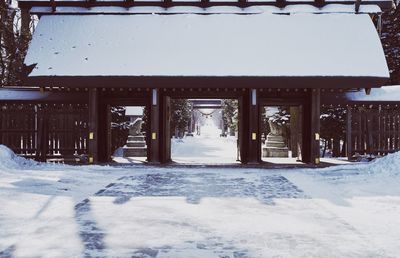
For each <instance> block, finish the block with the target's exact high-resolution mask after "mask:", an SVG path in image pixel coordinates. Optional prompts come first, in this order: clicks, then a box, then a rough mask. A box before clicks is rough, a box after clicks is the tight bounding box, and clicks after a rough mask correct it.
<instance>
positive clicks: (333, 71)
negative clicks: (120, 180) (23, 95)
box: [19, 0, 392, 164]
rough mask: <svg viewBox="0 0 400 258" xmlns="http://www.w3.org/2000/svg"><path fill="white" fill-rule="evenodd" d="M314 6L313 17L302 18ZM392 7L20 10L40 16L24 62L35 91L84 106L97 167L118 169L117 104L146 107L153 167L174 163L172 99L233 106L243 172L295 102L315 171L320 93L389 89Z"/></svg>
mask: <svg viewBox="0 0 400 258" xmlns="http://www.w3.org/2000/svg"><path fill="white" fill-rule="evenodd" d="M329 4H336V9H335V10H336V11H332V9H331V6H328V5H329ZM305 6H306V7H307V8H306V9H308V10H309V15H296V13H297V12H299V11H300V10H302V11H300V12H304V10H305V9H304V7H305ZM391 6H392V1H390V0H379V1H374V2H371V1H368V2H361V1H347V2H343V1H335V0H332V1H329V2H328V1H320V0H316V1H309V2H307V1H299V2H296V1H294V2H293V1H290V2H286V1H280V0H279V1H276V2H271V1H265V2H262V1H256V2H254V3H253V2H250V1H241V0H239V1H237V2H232V1H226V2H224V1H222V2H211V1H193V2H187V1H170V0H164V1H160V2H156V1H154V2H152V1H150V2H149V1H128V0H127V1H112V0H110V1H53V0H49V1H46V0H44V1H43V0H20V1H19V7H20V8H21V10H22V13H23V15H22V17H23V18H24V19H29V17H30V15H38V16H40V20H39V24H38V26H37V28H36V31H35V33H34V35H33V38H32V42H31V44H30V46H29V49H28V54H27V57H26V59H25V65H26V71H27V72H28V73H27V78H26V85H35V86H37V87H40V88H41V90H42V91H43V92H53V91H60V92H61V93H65V94H67V93H71V92H74V93H77V94H80V95H81V96H84V98H86V101H85V102H84V106H81V111H82V112H83V109H84V108H87V127H82V129H79V132H82V133H87V134H86V136H87V137H86V138H85V139H86V141H85V143H86V144H87V154H88V157H89V162H93V163H96V162H106V161H108V160H109V158H110V151H109V149H110V148H109V146H110V131H109V126H108V124H109V119H110V118H109V113H110V112H109V108H110V106H111V105H140V106H147V107H148V110H149V113H150V125H149V131H148V132H147V133H146V135H147V138H148V139H147V140H148V162H150V163H166V162H169V161H170V132H169V119H170V117H169V107H170V106H169V105H170V104H169V103H170V100H171V98H188V99H196V98H212V99H216V98H218V99H227V98H235V99H238V101H239V113H240V116H239V124H240V130H239V141H240V159H241V162H242V163H259V162H260V161H261V153H260V146H261V141H260V140H261V139H260V106H261V105H262V104H263V103H272V102H274V103H276V102H279V103H281V104H282V105H285V103H291V102H293V100H296V101H298V102H300V103H301V105H302V107H303V112H302V118H301V120H302V121H303V128H302V133H303V137H302V148H303V150H302V160H303V161H304V162H307V163H311V164H318V163H319V115H320V98H321V89H329V90H332V91H339V90H340V91H347V90H351V89H354V88H373V87H380V86H382V85H384V84H385V83H386V81H387V80H388V78H389V73H388V68H387V64H386V60H385V57H384V53H383V50H382V46H381V43H380V40H379V37H378V34H377V30H376V27H375V26H376V25H377V26H378V30H379V26H380V20H379V19H375V20H377V21H378V24H374V23H373V21H372V19H371V17H370V16H374V17H378V18H379V17H380V12H381V10H382V9H388V8H391ZM109 7H116V8H109ZM121 7H122V8H121ZM297 7H298V9H296V8H297ZM296 10H297V11H296ZM332 12H334V13H337V12H339V13H344V15H341V16H337V15H330V13H332ZM316 13H324V15H314V14H316ZM99 14H100V15H99ZM104 14H107V15H104ZM151 14H156V15H151ZM171 14H173V15H171ZM205 14H206V15H205ZM214 14H218V15H214ZM243 14H246V15H243ZM266 14H268V15H266ZM279 14H290V15H279ZM22 24H27V22H26V21H24V22H22ZM28 24H29V23H28ZM355 31H357V37H355V36H354V32H355ZM321 35H322V36H321ZM366 56H368V57H367V58H366ZM66 103H67V102H66ZM67 104H69V103H67ZM57 105H59V104H57ZM61 105H62V104H61ZM69 107H70V106H65V109H64V111H65V112H67V113H68V112H70V113H69V114H71V117H70V116H68V115H67V114H66V115H65V116H66V117H68V119H70V120H68V121H70V122H68V123H72V124H74V123H75V124H76V123H77V122H76V121H77V120H76V118H74V117H72V115H75V114H79V113H80V111H79V112H75V111H72V109H73V108H77V106H71V109H69ZM26 108H27V110H28V111H27V112H34V111H32V110H30V109H29V107H26ZM34 108H36V109H37V106H35V107H34ZM53 109H54V110H55V112H58V111H57V110H62V109H63V108H61V109H58V106H57V107H54V108H53ZM68 110H70V111H68ZM35 112H37V111H35ZM60 112H61V111H60ZM37 114H38V115H39V114H40V112H38V113H37ZM39 116H40V115H39ZM82 117H84V116H82ZM65 121H67V120H65ZM71 121H72V122H71ZM73 121H75V122H73ZM85 121H86V120H85ZM59 122H60V121H59ZM60 123H61V122H60ZM49 124H50V123H49ZM71 126H72V125H71ZM68 128H69V127H68ZM68 130H69V129H68ZM85 130H87V131H85ZM38 131H40V130H38ZM63 132H64V131H63ZM59 133H62V132H61V131H60V132H59ZM64 133H66V131H65V132H64ZM39 134H40V133H39ZM79 135H80V136H81V134H80V133H79ZM80 136H79V137H80ZM74 137H75V136H73V137H72V138H73V139H75V138H74ZM68 142H74V144H73V145H74V146H75V147H74V148H75V149H73V148H72V144H67V145H68V146H69V147H66V148H65V150H66V151H70V150H72V149H73V150H72V151H75V152H77V151H78V150H77V149H76V148H77V147H76V146H77V145H76V140H71V141H68ZM79 146H80V145H79ZM57 148H58V147H57ZM49 149H51V148H49ZM51 150H53V151H56V149H55V148H53V149H51ZM57 151H58V149H57ZM21 153H22V152H21ZM36 155H37V154H36Z"/></svg>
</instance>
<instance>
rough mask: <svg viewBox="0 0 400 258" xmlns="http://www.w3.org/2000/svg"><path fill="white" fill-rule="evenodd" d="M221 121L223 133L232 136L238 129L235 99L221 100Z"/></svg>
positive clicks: (236, 102)
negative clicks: (226, 132) (227, 132)
mask: <svg viewBox="0 0 400 258" xmlns="http://www.w3.org/2000/svg"><path fill="white" fill-rule="evenodd" d="M222 109H223V114H224V115H223V117H222V119H223V121H224V125H225V127H226V128H224V131H227V130H228V128H229V131H230V133H231V135H233V134H234V133H235V132H236V131H237V129H238V120H239V119H238V101H237V100H236V99H223V100H222Z"/></svg>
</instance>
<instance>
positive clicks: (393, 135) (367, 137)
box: [347, 105, 400, 156]
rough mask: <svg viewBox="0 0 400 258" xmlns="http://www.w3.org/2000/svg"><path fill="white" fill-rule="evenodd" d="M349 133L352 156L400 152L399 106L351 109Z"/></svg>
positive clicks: (349, 109)
mask: <svg viewBox="0 0 400 258" xmlns="http://www.w3.org/2000/svg"><path fill="white" fill-rule="evenodd" d="M347 131H348V142H351V145H350V146H348V148H349V149H348V150H349V151H348V152H349V154H350V155H351V156H352V155H354V154H355V153H359V154H374V155H386V154H387V153H391V152H395V151H399V150H400V108H399V107H397V105H373V106H372V105H370V106H366V105H364V106H358V107H349V108H348V122H347ZM349 132H350V133H349Z"/></svg>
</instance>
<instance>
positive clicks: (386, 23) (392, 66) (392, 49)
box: [381, 7, 400, 85]
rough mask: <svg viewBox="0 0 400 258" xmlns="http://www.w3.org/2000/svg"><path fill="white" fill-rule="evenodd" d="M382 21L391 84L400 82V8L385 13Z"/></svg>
mask: <svg viewBox="0 0 400 258" xmlns="http://www.w3.org/2000/svg"><path fill="white" fill-rule="evenodd" d="M382 23H383V24H382V35H381V40H382V46H383V50H384V51H385V55H386V61H387V63H388V66H389V72H390V80H391V84H393V85H395V84H400V8H399V7H397V8H396V9H393V10H390V11H386V12H385V13H383V15H382Z"/></svg>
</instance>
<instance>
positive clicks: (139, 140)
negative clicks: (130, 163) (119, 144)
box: [122, 135, 147, 157]
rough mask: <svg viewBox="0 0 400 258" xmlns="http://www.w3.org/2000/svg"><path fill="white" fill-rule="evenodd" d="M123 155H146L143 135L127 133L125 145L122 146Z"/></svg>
mask: <svg viewBox="0 0 400 258" xmlns="http://www.w3.org/2000/svg"><path fill="white" fill-rule="evenodd" d="M122 150H123V154H124V157H146V156H147V146H146V141H145V138H144V136H143V135H135V136H133V135H129V136H128V141H127V142H126V145H125V146H124V147H123V148H122Z"/></svg>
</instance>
